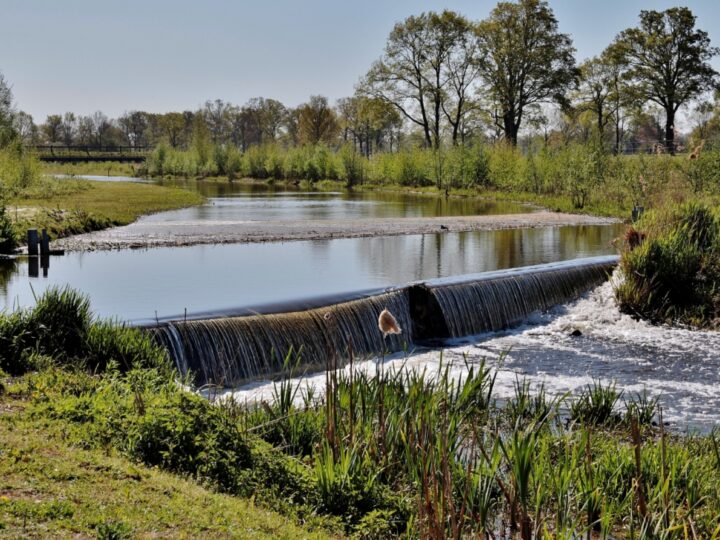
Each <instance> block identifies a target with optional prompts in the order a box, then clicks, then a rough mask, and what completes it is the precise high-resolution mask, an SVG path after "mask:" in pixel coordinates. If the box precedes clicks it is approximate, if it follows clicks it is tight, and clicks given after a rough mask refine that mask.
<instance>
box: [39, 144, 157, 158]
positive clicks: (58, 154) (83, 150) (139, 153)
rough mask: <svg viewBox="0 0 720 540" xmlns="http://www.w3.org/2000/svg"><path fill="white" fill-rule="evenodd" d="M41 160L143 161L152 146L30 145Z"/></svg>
mask: <svg viewBox="0 0 720 540" xmlns="http://www.w3.org/2000/svg"><path fill="white" fill-rule="evenodd" d="M28 148H29V149H30V150H32V151H34V152H35V154H36V155H37V157H38V159H40V161H56V162H59V163H77V162H82V161H122V162H125V163H142V162H144V161H145V160H146V159H147V156H148V154H149V153H150V150H152V148H151V147H150V146H88V145H75V144H73V145H57V144H38V145H34V146H30V147H28Z"/></svg>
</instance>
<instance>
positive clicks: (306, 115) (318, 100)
mask: <svg viewBox="0 0 720 540" xmlns="http://www.w3.org/2000/svg"><path fill="white" fill-rule="evenodd" d="M339 132H340V126H339V124H338V122H337V116H336V115H335V111H333V110H332V108H331V107H330V105H328V100H327V98H326V97H324V96H310V101H308V102H307V103H303V104H302V105H300V107H298V136H299V140H300V143H301V144H318V143H321V142H323V143H326V144H333V143H334V142H335V140H336V138H337V136H338V134H339Z"/></svg>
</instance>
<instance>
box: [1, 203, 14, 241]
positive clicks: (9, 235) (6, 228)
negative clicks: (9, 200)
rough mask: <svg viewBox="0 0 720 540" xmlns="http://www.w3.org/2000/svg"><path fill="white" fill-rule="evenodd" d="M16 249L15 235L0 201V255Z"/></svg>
mask: <svg viewBox="0 0 720 540" xmlns="http://www.w3.org/2000/svg"><path fill="white" fill-rule="evenodd" d="M16 247H17V235H16V233H15V228H14V227H13V224H12V220H11V219H10V216H9V215H8V213H7V210H6V208H5V205H3V204H2V201H0V253H12V252H13V250H14V249H15V248H16Z"/></svg>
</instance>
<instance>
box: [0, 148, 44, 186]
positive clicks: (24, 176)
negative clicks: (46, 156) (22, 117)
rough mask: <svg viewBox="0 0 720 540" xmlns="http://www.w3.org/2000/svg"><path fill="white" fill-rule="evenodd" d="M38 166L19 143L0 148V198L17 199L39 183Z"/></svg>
mask: <svg viewBox="0 0 720 540" xmlns="http://www.w3.org/2000/svg"><path fill="white" fill-rule="evenodd" d="M40 178H41V175H40V164H39V162H38V161H37V160H36V159H35V158H34V157H33V156H32V155H31V154H30V153H28V152H26V151H25V150H24V149H23V147H22V145H21V144H20V141H15V142H13V143H12V144H10V145H9V146H7V147H6V148H0V197H5V198H7V199H10V198H13V197H17V196H18V195H21V194H23V193H24V192H25V191H26V190H28V189H30V188H32V187H33V186H34V185H35V184H36V183H38V182H39V181H40Z"/></svg>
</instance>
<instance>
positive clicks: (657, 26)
mask: <svg viewBox="0 0 720 540" xmlns="http://www.w3.org/2000/svg"><path fill="white" fill-rule="evenodd" d="M695 21H696V17H695V16H694V15H693V13H692V11H690V10H689V9H688V8H685V7H677V8H670V9H667V10H665V11H645V10H643V11H641V12H640V25H639V26H638V27H636V28H628V29H626V30H623V31H622V32H621V33H620V34H619V35H618V36H617V38H616V39H615V42H614V44H613V52H614V54H615V55H616V56H617V58H619V59H620V60H621V61H622V62H624V63H625V64H626V65H627V67H628V72H627V76H628V78H629V80H630V81H631V82H632V85H633V89H634V91H635V92H636V93H637V95H638V96H639V97H640V98H641V99H643V100H644V101H650V102H652V103H655V104H657V105H659V106H660V107H662V108H663V110H664V112H665V145H666V146H667V148H668V150H669V151H670V152H674V151H675V115H676V113H677V111H678V109H679V108H680V107H682V106H683V105H685V104H686V103H688V102H689V101H690V100H692V99H693V98H695V97H697V96H699V95H700V94H701V93H702V92H704V91H706V90H709V89H711V88H714V87H716V86H717V76H718V74H717V72H716V71H715V70H714V69H713V67H712V66H711V65H710V60H711V59H712V58H713V57H714V56H715V55H716V54H718V52H719V51H720V50H719V49H718V48H717V47H712V46H711V44H710V37H709V36H708V34H707V32H705V31H703V30H699V29H697V28H696V27H695Z"/></svg>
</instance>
